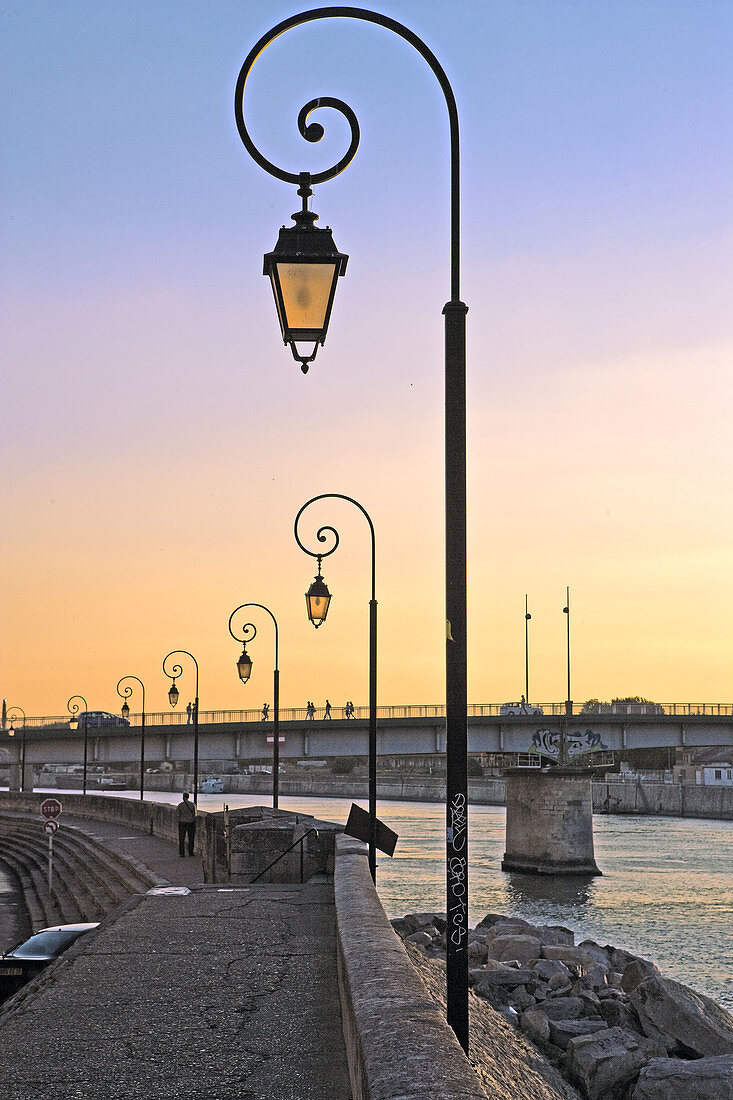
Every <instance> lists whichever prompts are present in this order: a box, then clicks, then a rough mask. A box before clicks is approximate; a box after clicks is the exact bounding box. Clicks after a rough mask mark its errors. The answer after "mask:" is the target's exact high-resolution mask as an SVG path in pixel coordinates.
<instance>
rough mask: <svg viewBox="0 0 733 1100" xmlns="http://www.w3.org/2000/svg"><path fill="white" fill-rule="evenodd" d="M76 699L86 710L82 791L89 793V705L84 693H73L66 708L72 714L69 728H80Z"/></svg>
mask: <svg viewBox="0 0 733 1100" xmlns="http://www.w3.org/2000/svg"><path fill="white" fill-rule="evenodd" d="M76 699H79V700H80V701H81V702H82V703H83V704H84V711H83V713H84V775H83V778H82V791H81V793H82V794H86V793H87V759H88V756H89V726H88V717H89V707H88V706H87V701H86V699H85V698H84V696H83V695H72V696H71V698H70V699H69V701H68V703H67V704H66V709H67V710H68V712H69V714H70V715H71V718H70V720H69V728H70V729H72V730H76V729H78V728H79V703H77V702H75V700H76Z"/></svg>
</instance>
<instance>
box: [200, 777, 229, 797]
mask: <svg viewBox="0 0 733 1100" xmlns="http://www.w3.org/2000/svg"><path fill="white" fill-rule="evenodd" d="M199 790H200V791H201V794H224V780H223V779H218V778H217V777H216V776H213V775H212V776H211V778H210V779H204V781H203V783H202V784H201V786H200V787H199Z"/></svg>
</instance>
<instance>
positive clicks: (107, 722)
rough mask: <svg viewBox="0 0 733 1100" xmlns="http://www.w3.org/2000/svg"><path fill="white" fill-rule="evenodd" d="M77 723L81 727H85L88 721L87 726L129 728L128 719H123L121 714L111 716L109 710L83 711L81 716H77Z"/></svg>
mask: <svg viewBox="0 0 733 1100" xmlns="http://www.w3.org/2000/svg"><path fill="white" fill-rule="evenodd" d="M76 718H77V721H78V723H79V725H80V726H83V725H84V721H85V720H86V724H87V726H129V725H130V723H129V722H128V720H127V718H122V717H121V715H119V714H110V713H109V711H107V710H83V711H82V712H81V714H77V716H76Z"/></svg>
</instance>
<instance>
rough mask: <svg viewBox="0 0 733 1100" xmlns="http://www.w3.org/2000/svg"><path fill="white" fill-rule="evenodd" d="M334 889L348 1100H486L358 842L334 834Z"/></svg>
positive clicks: (365, 852) (365, 848)
mask: <svg viewBox="0 0 733 1100" xmlns="http://www.w3.org/2000/svg"><path fill="white" fill-rule="evenodd" d="M334 891H335V900H336V938H337V948H338V963H339V987H340V992H341V1015H342V1019H343V1028H344V1036H345V1039H346V1053H347V1057H348V1060H349V1074H350V1077H351V1089H352V1094H353V1100H394V1098H395V1097H399V1098H400V1100H425V1097H426V1096H430V1098H431V1100H459V1098H461V1100H487V1094H486V1092H485V1091H484V1089H483V1087H482V1086H481V1083H480V1081H479V1079H478V1077H477V1076H476V1074H475V1072H474V1070H473V1069H472V1067H471V1065H470V1063H469V1061H468V1059H467V1058H466V1056H465V1054H464V1053H463V1050H462V1049H461V1047H460V1044H459V1043H458V1040H457V1039H456V1037H455V1035H454V1034H453V1031H452V1030H451V1028H449V1027H448V1024H447V1023H446V1021H445V1019H444V1017H443V1015H442V1014H441V1013H440V1011H439V1010H438V1008H437V1007H436V1005H435V1002H434V1000H433V999H432V997H431V996H430V995H429V993H428V992H427V990H426V988H425V986H424V985H423V984H422V982H421V981H420V979H419V977H418V975H417V974H416V972H415V968H414V966H413V965H412V963H411V962H410V959H409V958H408V956H407V954H406V952H405V950H404V948H403V946H402V944H401V942H400V940H399V938H398V936H397V935H396V934H395V932H394V931H393V930H392V927H391V925H390V923H389V921H388V920H387V917H386V915H385V912H384V910H383V909H382V905H381V903H380V901H379V898H378V896H377V892H376V890H375V889H374V885H373V883H372V880H371V876H370V874H369V866H368V861H367V846H366V845H365V844H363V843H362V842H361V841H358V840H354V839H353V838H351V837H347V836H338V837H336V867H335V873H334Z"/></svg>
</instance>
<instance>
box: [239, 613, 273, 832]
mask: <svg viewBox="0 0 733 1100" xmlns="http://www.w3.org/2000/svg"><path fill="white" fill-rule="evenodd" d="M245 607H259V608H260V609H261V610H262V611H266V612H267V614H268V615H269V616H270V618H271V619H272V621H273V624H274V626H275V668H274V671H273V673H272V717H273V725H274V727H275V728H274V730H273V738H272V808H273V810H276V809H277V808H278V793H279V789H280V669H279V667H278V629H277V619H276V618H275V616H274V615H273V613H272V612H271V611H270V609H269V607H265V605H264V604H263V603H242V604H240V605H239V607H235V608H234V611H232V613H231V615H230V616H229V633H230V634H231V636H232V638H234V641H235V642H242V644H243V646H244V648H243V649H242V655H241V657H240V658H239V660H238V661H237V672H238V673H239V679H240V680H241V681H242V683H243V684H246V683H247V681H248V680H249V678H250V675H251V673H252V658H251V657H250V656H249V655H248V653H247V642H251V641H252V639H253V638H254V637H255V635H256V634H257V627H256V626H255V625H254V623H245V624H244V626H243V627H242V630H241V637H240V636H239V635H237V634H235V633H234V630H233V629H232V620H233V618H234V616H235V615H236V614H237V612H238V611H241V610H242V609H243V608H245Z"/></svg>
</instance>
